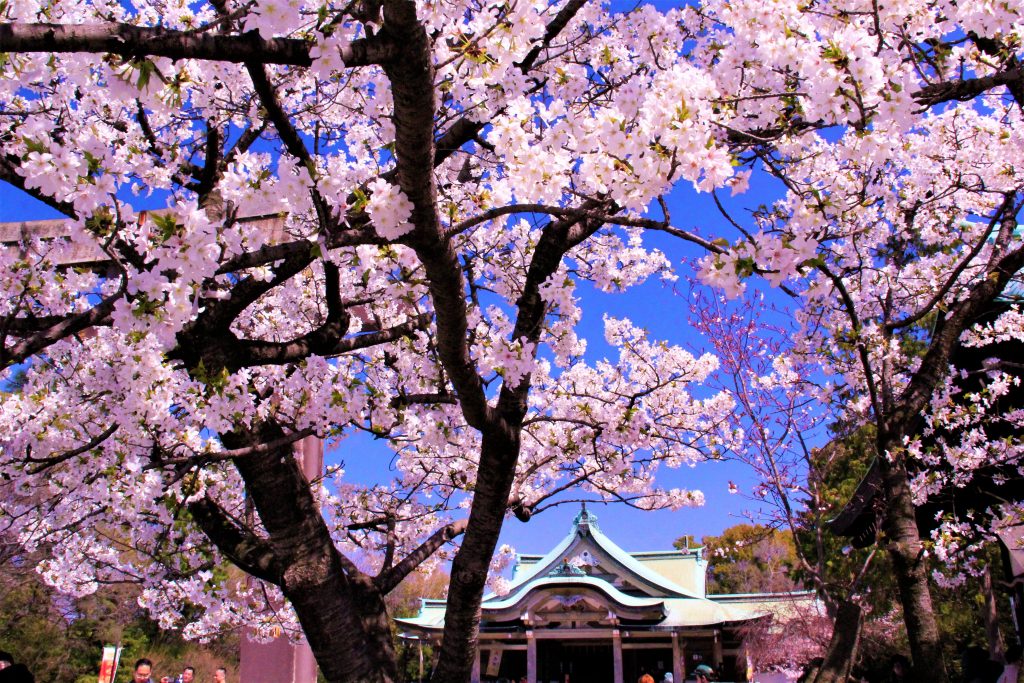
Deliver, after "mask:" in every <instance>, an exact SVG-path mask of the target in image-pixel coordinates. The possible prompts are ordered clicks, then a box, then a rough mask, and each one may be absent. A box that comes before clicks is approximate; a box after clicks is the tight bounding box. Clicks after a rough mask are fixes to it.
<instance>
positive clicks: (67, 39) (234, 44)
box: [0, 23, 394, 67]
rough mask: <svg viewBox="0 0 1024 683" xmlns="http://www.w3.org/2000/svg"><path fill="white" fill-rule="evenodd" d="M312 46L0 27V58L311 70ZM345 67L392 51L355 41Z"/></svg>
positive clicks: (252, 36) (111, 29)
mask: <svg viewBox="0 0 1024 683" xmlns="http://www.w3.org/2000/svg"><path fill="white" fill-rule="evenodd" d="M311 48H312V44H311V43H309V42H308V41H305V40H300V39H297V38H262V37H260V34H259V33H258V32H257V31H248V32H247V33H243V34H240V35H231V34H224V33H190V32H187V31H175V30H173V29H168V28H163V27H151V26H135V25H133V24H115V23H112V24H84V25H70V24H28V23H0V52H51V53H54V52H87V53H109V54H115V55H120V56H122V57H124V58H126V59H134V58H138V57H140V56H150V57H169V58H171V59H201V60H209V61H216V62H233V63H242V62H252V63H255V64H283V65H292V66H310V65H311V64H312V63H313V60H312V58H311V57H310V55H309V53H310V49H311ZM340 52H341V58H342V61H343V62H344V63H345V66H348V67H357V66H367V65H370V64H379V63H381V62H382V61H384V60H386V59H389V58H390V57H391V55H392V54H393V52H394V46H393V44H392V43H390V42H389V41H385V40H382V39H380V38H372V39H371V38H360V39H357V40H354V41H352V42H351V43H350V44H349V45H346V46H345V47H343V48H340Z"/></svg>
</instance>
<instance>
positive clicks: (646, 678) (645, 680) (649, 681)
mask: <svg viewBox="0 0 1024 683" xmlns="http://www.w3.org/2000/svg"><path fill="white" fill-rule="evenodd" d="M640 683H654V676H652V675H651V674H644V675H643V676H641V677H640Z"/></svg>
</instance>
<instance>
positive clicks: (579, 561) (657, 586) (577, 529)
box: [484, 506, 704, 606]
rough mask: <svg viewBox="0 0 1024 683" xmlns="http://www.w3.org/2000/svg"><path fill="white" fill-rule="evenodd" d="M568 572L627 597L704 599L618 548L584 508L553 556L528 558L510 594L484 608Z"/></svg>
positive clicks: (493, 597)
mask: <svg viewBox="0 0 1024 683" xmlns="http://www.w3.org/2000/svg"><path fill="white" fill-rule="evenodd" d="M567 572H576V573H577V574H578V575H579V576H591V577H594V578H599V579H601V580H603V581H606V582H607V583H608V584H610V585H611V586H614V587H615V589H616V590H618V591H621V592H623V593H626V594H630V593H639V594H641V595H644V596H648V597H652V598H656V597H688V598H703V597H704V596H703V594H702V593H701V592H699V591H695V590H692V589H687V588H684V587H683V586H681V585H679V584H678V583H677V582H675V581H672V580H671V579H669V578H667V577H665V576H663V575H661V574H659V573H658V572H656V571H654V570H653V569H652V568H651V567H648V566H645V564H644V563H643V562H640V561H639V560H637V559H636V558H634V557H633V556H631V555H630V554H629V553H627V552H626V551H625V550H623V549H622V548H620V547H619V546H617V545H616V544H615V543H614V542H612V540H611V539H609V538H608V537H607V536H605V535H604V534H603V533H602V532H601V530H600V528H599V527H598V525H597V516H596V515H594V514H593V513H592V512H590V511H588V510H587V509H586V506H584V507H583V509H582V510H580V513H579V514H578V515H576V518H575V519H574V520H573V525H572V528H571V529H570V531H569V534H568V535H567V536H566V537H565V538H563V539H562V541H561V542H560V543H559V544H558V545H557V546H555V547H554V548H553V549H552V550H551V552H549V553H548V554H547V555H545V556H543V557H541V558H540V559H537V558H536V556H527V558H526V562H524V563H522V564H519V565H517V567H516V572H515V574H514V578H513V581H512V584H511V585H510V586H509V591H508V593H506V594H505V595H504V596H500V597H499V596H497V595H495V594H493V593H492V594H489V595H487V596H485V597H484V605H485V606H486V605H487V604H488V603H489V602H492V601H497V600H500V601H505V600H507V599H509V598H513V599H514V598H516V597H517V596H518V595H520V594H521V593H524V592H526V591H529V590H530V587H531V585H532V584H533V583H535V582H536V581H539V580H542V579H544V578H546V577H548V576H552V575H555V576H557V575H563V576H564V575H566V573H567Z"/></svg>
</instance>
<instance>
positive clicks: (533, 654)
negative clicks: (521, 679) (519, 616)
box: [526, 628, 537, 683]
mask: <svg viewBox="0 0 1024 683" xmlns="http://www.w3.org/2000/svg"><path fill="white" fill-rule="evenodd" d="M526 680H527V683H537V638H536V637H535V636H534V635H533V629H532V628H531V629H527V630H526Z"/></svg>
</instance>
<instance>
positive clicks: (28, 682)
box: [0, 650, 228, 683]
mask: <svg viewBox="0 0 1024 683" xmlns="http://www.w3.org/2000/svg"><path fill="white" fill-rule="evenodd" d="M35 680H36V679H35V676H33V675H32V672H31V671H29V669H28V667H27V666H25V664H22V663H18V662H15V661H14V657H13V656H12V655H11V653H10V652H4V651H2V650H0V683H35ZM227 680H228V670H227V669H225V668H224V667H222V666H221V667H218V668H217V670H216V671H214V672H213V679H212V681H211V683H227ZM132 681H133V682H134V683H158V681H157V680H156V679H154V678H153V662H152V661H151V660H149V659H146V658H145V657H143V658H142V659H139V660H137V661H136V662H135V667H134V668H133V669H132ZM159 683H204V682H203V681H196V670H195V667H192V666H186V667H184V668H183V669H182V670H181V673H180V674H178V675H177V676H161V677H160V679H159Z"/></svg>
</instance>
